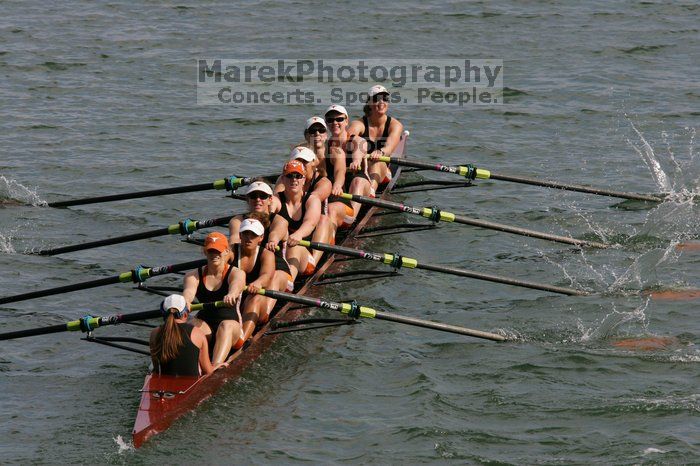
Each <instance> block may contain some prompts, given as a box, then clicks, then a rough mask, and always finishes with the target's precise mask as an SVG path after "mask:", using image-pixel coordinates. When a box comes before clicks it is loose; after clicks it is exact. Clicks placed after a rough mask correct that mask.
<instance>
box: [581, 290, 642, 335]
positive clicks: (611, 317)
mask: <svg viewBox="0 0 700 466" xmlns="http://www.w3.org/2000/svg"><path fill="white" fill-rule="evenodd" d="M650 301H651V299H650V298H647V299H646V300H645V302H644V303H643V304H641V305H640V306H638V307H637V308H635V309H633V310H631V311H618V310H617V309H616V307H615V304H614V303H613V304H612V309H613V310H612V312H610V313H609V314H607V315H606V316H605V317H603V319H602V320H600V322H599V323H597V324H595V325H594V326H592V327H590V328H586V327H585V326H584V325H583V323H582V322H581V321H580V320H579V321H578V323H577V327H578V329H579V331H580V332H581V338H580V341H581V342H583V343H587V342H590V341H591V340H604V339H608V338H609V337H610V336H612V335H613V333H615V331H616V330H617V329H618V328H619V327H621V326H622V325H624V324H640V325H641V327H642V328H641V331H640V333H648V325H649V321H648V319H647V316H646V310H647V307H648V306H649V302H650Z"/></svg>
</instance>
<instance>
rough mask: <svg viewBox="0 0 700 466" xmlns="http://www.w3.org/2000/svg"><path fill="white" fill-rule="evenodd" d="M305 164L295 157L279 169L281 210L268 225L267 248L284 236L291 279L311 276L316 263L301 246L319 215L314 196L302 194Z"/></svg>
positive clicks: (316, 223) (308, 237)
mask: <svg viewBox="0 0 700 466" xmlns="http://www.w3.org/2000/svg"><path fill="white" fill-rule="evenodd" d="M305 174H306V167H304V164H303V163H301V162H300V161H298V160H292V161H290V162H287V164H286V165H285V166H284V170H283V172H282V175H283V176H282V183H283V185H284V191H282V192H280V193H277V197H278V198H279V200H280V202H281V206H282V207H281V209H280V211H279V213H278V214H277V215H276V216H275V219H274V221H273V223H272V226H271V227H270V235H269V237H268V242H267V245H266V247H267V249H270V250H271V251H272V250H274V249H275V247H276V246H277V244H278V243H279V242H280V241H281V240H284V239H285V238H286V239H287V254H286V257H287V261H288V262H289V266H290V269H291V274H292V280H295V279H296V277H297V276H298V275H300V274H301V275H311V274H312V273H313V272H314V270H315V268H316V262H315V260H314V256H313V255H312V254H311V253H310V252H309V250H308V249H306V248H305V247H303V246H300V245H299V241H300V240H302V239H310V238H311V235H312V234H313V231H314V229H315V228H316V226H317V225H318V222H319V220H320V218H321V201H319V199H318V197H317V196H312V195H307V193H304V180H305Z"/></svg>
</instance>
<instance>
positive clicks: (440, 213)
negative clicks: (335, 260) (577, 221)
mask: <svg viewBox="0 0 700 466" xmlns="http://www.w3.org/2000/svg"><path fill="white" fill-rule="evenodd" d="M339 197H340V198H342V199H348V200H350V201H355V202H359V203H360V204H367V205H372V206H376V207H383V208H385V209H389V210H396V211H399V212H405V213H408V214H413V215H420V216H421V217H425V218H427V219H429V220H432V221H433V222H440V221H442V222H454V223H461V224H463V225H472V226H475V227H480V228H486V229H489V230H497V231H503V232H506V233H513V234H515V235H521V236H528V237H531V238H539V239H543V240H547V241H554V242H557V243H565V244H573V245H575V246H580V247H582V246H588V247H592V248H601V249H605V248H607V247H608V245H607V244H603V243H599V242H596V241H586V240H583V239H576V238H570V237H568V236H560V235H552V234H549V233H543V232H540V231H535V230H529V229H527V228H520V227H514V226H510V225H504V224H502V223H495V222H488V221H486V220H479V219H475V218H470V217H466V216H463V215H457V214H453V213H452V212H447V211H445V210H441V209H438V208H437V207H432V208H430V207H411V206H408V205H405V204H399V203H398V202H391V201H386V200H383V199H375V198H371V197H365V196H359V195H357V194H348V193H343V194H341V195H340V196H339Z"/></svg>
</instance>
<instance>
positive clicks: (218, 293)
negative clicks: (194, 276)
mask: <svg viewBox="0 0 700 466" xmlns="http://www.w3.org/2000/svg"><path fill="white" fill-rule="evenodd" d="M231 269H232V267H229V268H228V270H227V271H226V273H225V274H224V278H223V280H222V281H221V286H220V287H219V289H218V290H214V291H212V290H209V289H207V287H206V286H204V275H203V274H202V267H200V268H198V269H197V273H198V274H199V285H197V292H196V294H195V296H196V298H197V301H199V302H200V303H213V302H214V301H223V299H224V296H226V295H227V294H228V276H229V275H230V274H231Z"/></svg>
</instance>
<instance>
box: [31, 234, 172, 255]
mask: <svg viewBox="0 0 700 466" xmlns="http://www.w3.org/2000/svg"><path fill="white" fill-rule="evenodd" d="M167 234H168V229H167V228H158V229H156V230H149V231H144V232H141V233H133V234H131V235H124V236H119V237H115V238H107V239H102V240H98V241H90V242H87V243H80V244H72V245H70V246H62V247H60V248H53V249H42V250H41V251H38V252H37V253H36V254H39V255H41V256H56V255H58V254H65V253H67V252H74V251H83V250H85V249H92V248H99V247H102V246H110V245H112V244H120V243H128V242H129V241H138V240H141V239H148V238H156V237H158V236H164V235H167Z"/></svg>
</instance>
